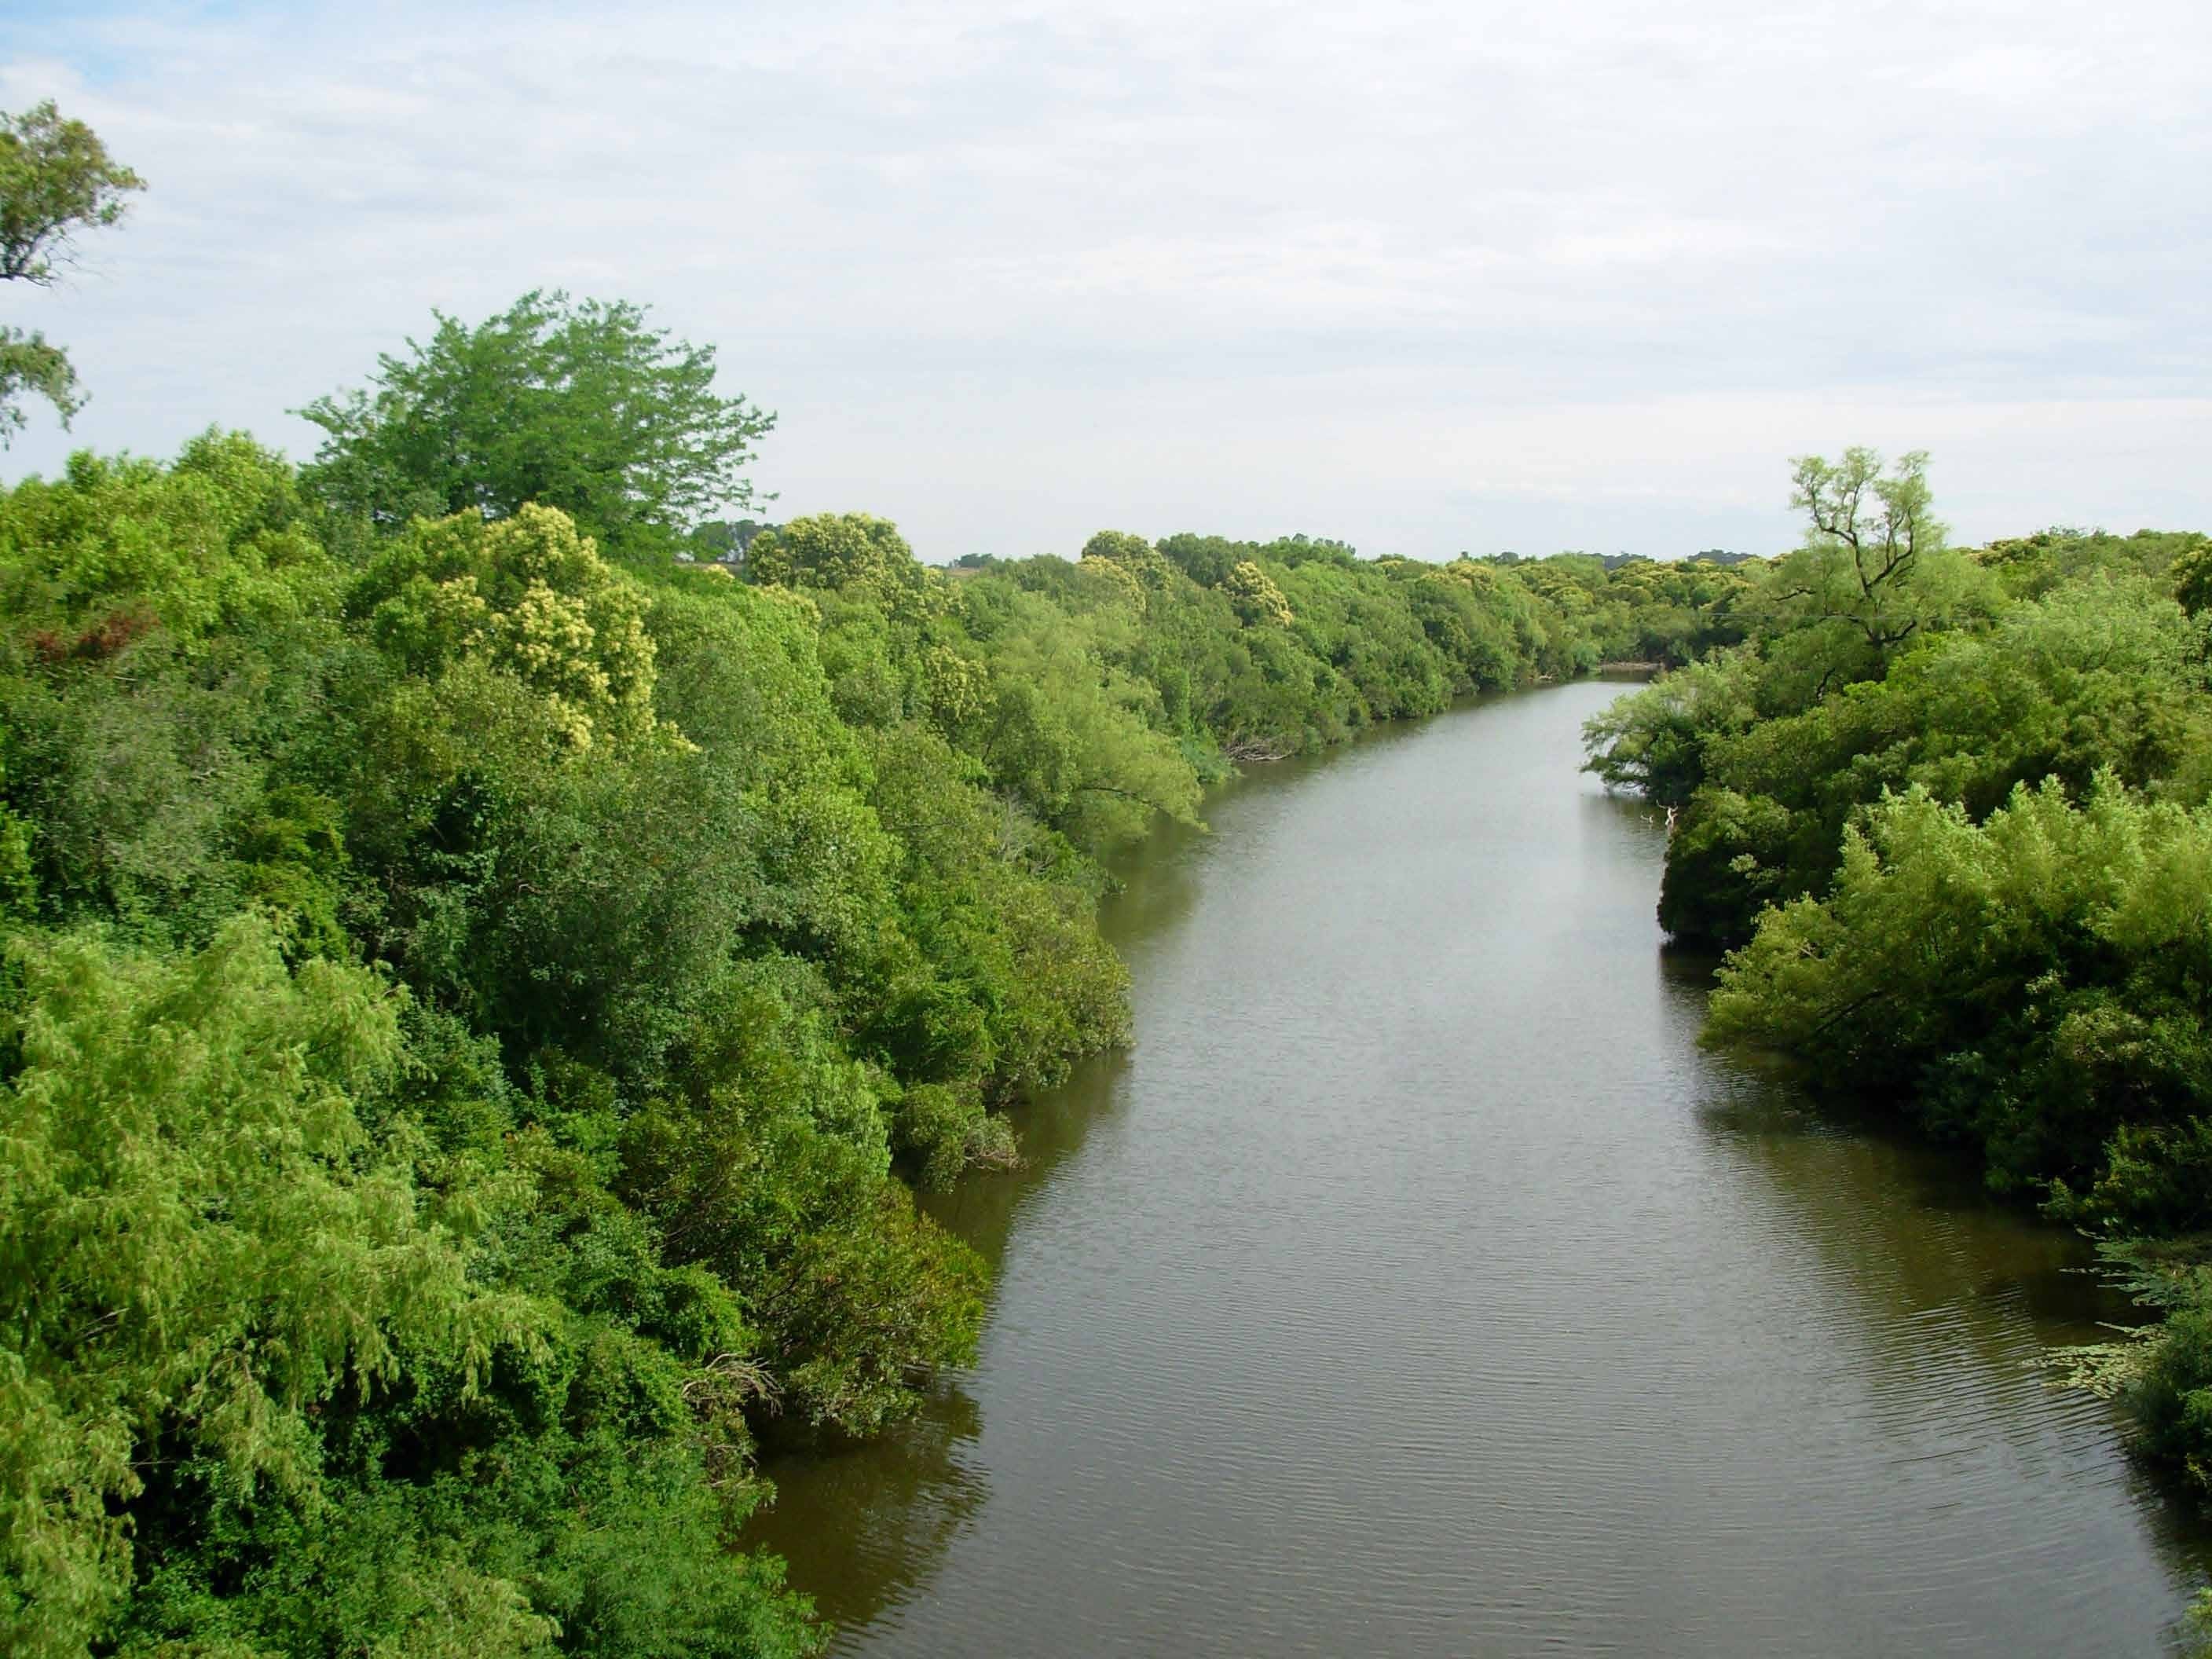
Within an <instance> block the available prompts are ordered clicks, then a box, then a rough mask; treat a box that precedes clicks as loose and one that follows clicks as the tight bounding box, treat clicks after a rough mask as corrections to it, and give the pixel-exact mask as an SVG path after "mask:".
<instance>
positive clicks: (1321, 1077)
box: [759, 684, 2208, 1659]
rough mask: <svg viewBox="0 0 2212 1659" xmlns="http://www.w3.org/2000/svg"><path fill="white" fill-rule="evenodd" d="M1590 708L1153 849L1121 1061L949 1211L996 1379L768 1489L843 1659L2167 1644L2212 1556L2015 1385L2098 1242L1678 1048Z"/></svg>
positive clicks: (1338, 758) (2062, 1402) (2050, 1405)
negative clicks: (985, 1265) (2046, 1223)
mask: <svg viewBox="0 0 2212 1659" xmlns="http://www.w3.org/2000/svg"><path fill="white" fill-rule="evenodd" d="M1617 690H1619V688H1618V687H1617V686H1607V685H1600V684H1578V685H1570V686H1563V687H1559V688H1555V689H1551V690H1543V691H1539V692H1534V693H1530V694H1527V695H1524V696H1515V697H1510V698H1504V699H1499V700H1496V701H1492V702H1487V703H1485V704H1481V705H1479V706H1476V707H1474V708H1468V709H1464V710H1462V711H1459V712H1456V713H1454V714H1449V715H1446V716H1444V717H1443V718H1441V719H1438V720H1432V721H1430V722H1427V723H1425V724H1423V725H1421V726H1415V727H1412V728H1407V729H1404V730H1399V731H1393V732H1387V733H1383V734H1380V735H1378V736H1376V737H1372V738H1369V739H1367V740H1365V741H1364V742H1362V743H1360V744H1356V745H1354V746H1353V747H1352V748H1351V749H1350V750H1346V751H1342V752H1340V753H1338V754H1336V755H1334V756H1330V757H1322V758H1320V759H1318V760H1314V761H1307V762H1297V763H1290V764H1288V765H1285V766H1282V767H1279V768H1274V769H1267V770H1265V771H1262V772H1261V773H1260V774H1258V775H1256V776H1255V777H1254V778H1253V779H1251V780H1249V781H1246V782H1243V783H1241V784H1239V785H1237V786H1236V787H1232V788H1231V789H1230V790H1228V791H1226V792H1224V793H1221V794H1219V795H1218V796H1217V797H1215V798H1214V799H1212V802H1211V803H1210V805H1209V809H1208V811H1209V817H1210V821H1211V824H1212V834H1211V835H1210V836H1194V835H1187V834H1179V833H1170V834H1167V835H1163V836H1159V837H1158V838H1156V839H1155V840H1154V841H1153V842H1150V843H1148V844H1147V846H1146V848H1143V849H1141V850H1140V852H1139V854H1138V856H1137V857H1136V858H1135V859H1134V860H1133V861H1132V862H1131V863H1130V864H1129V865H1128V866H1127V868H1126V870H1125V871H1124V875H1125V878H1126V879H1127V882H1128V887H1127V891H1126V892H1125V893H1124V894H1122V895H1121V896H1119V897H1118V898H1117V899H1116V900H1115V902H1114V903H1113V904H1112V905H1111V906H1110V907H1109V914H1108V916H1107V927H1108V930H1109V934H1110V936H1111V937H1112V938H1113V939H1114V940H1115V944H1116V945H1118V946H1119V947H1120V948H1121V950H1122V951H1123V952H1124V953H1125V954H1126V955H1127V958H1128V960H1129V963H1130V966H1131V969H1132V970H1133V976H1134V981H1135V1004H1136V1032H1137V1042H1136V1046H1135V1048H1133V1051H1132V1052H1130V1053H1129V1054H1126V1055H1123V1056H1119V1057H1116V1058H1115V1059H1113V1060H1109V1061H1106V1062H1103V1063H1101V1064H1099V1065H1097V1066H1093V1067H1091V1068H1089V1069H1088V1070H1086V1071H1085V1073H1082V1074H1081V1075H1080V1076H1079V1077H1078V1079H1076V1080H1075V1082H1074V1083H1073V1085H1071V1086H1070V1087H1068V1088H1067V1089H1066V1090H1064V1091H1060V1092H1059V1093H1058V1094H1056V1095H1055V1096H1054V1097H1051V1098H1049V1099H1048V1100H1045V1101H1042V1102H1041V1103H1038V1104H1037V1105H1036V1106H1035V1107H1034V1108H1031V1109H1027V1110H1026V1111H1025V1112H1024V1114H1023V1115H1022V1117H1021V1119H1020V1126H1021V1127H1022V1130H1023V1133H1024V1145H1025V1147H1026V1149H1027V1151H1028V1152H1029V1154H1030V1167H1029V1168H1028V1169H1027V1170H1024V1171H1022V1172H1021V1173H1019V1174H1016V1175H1011V1176H990V1177H983V1178H979V1179H975V1180H971V1181H969V1182H966V1183H963V1186H962V1187H961V1188H959V1189H958V1190H957V1192H955V1193H954V1194H950V1195H949V1196H948V1197H946V1198H945V1199H944V1200H941V1201H939V1202H938V1203H937V1204H936V1206H935V1207H936V1209H937V1212H938V1213H939V1216H940V1218H942V1219H944V1220H945V1221H946V1222H947V1224H948V1225H951V1226H953V1227H954V1228H956V1229H957V1231H961V1232H962V1233H963V1234H964V1235H965V1236H966V1237H969V1238H971V1239H973V1240H974V1241H975V1243H977V1244H978V1245H979V1246H980V1247H981V1249H983V1250H984V1251H985V1252H986V1254H987V1255H989V1256H990V1257H991V1258H992V1259H993V1261H994V1263H995V1264H996V1266H997V1267H998V1270H999V1279H998V1284H997V1286H996V1289H995V1291H994V1300H993V1306H992V1312H991V1317H990V1323H989V1327H988V1329H987V1334H986V1336H985V1340H984V1343H983V1352H982V1356H981V1363H980V1364H978V1365H977V1366H976V1368H975V1370H973V1371H970V1372H967V1373H964V1374H963V1375H961V1376H957V1377H953V1378H950V1379H948V1380H947V1381H946V1382H945V1384H944V1385H943V1386H941V1387H940V1388H939V1390H938V1392H937V1394H936V1395H935V1396H934V1397H933V1400H932V1401H931V1402H930V1405H929V1408H928V1410H927V1412H926V1413H924V1415H923V1416H922V1417H921V1419H920V1420H918V1421H917V1422H915V1423H913V1424H911V1425H907V1426H905V1427H903V1428H902V1429H901V1430H899V1431H895V1432H894V1433H893V1434H892V1435H890V1437H887V1438H886V1439H884V1440H883V1441H880V1442H878V1443H873V1444H871V1445H868V1446H865V1447H861V1448H858V1449H851V1450H848V1451H844V1452H840V1453H836V1454H834V1455H813V1456H809V1457H806V1458H803V1459H798V1460H787V1461H785V1462H781V1464H779V1465H776V1466H774V1467H772V1468H771V1470H770V1473H771V1474H773V1475H774V1476H775V1479H776V1480H777V1482H778V1484H779V1486H780V1487H781V1499H780V1501H779V1503H778V1505H777V1507H776V1510H775V1512H774V1514H773V1515H772V1516H769V1517H768V1519H767V1521H766V1523H765V1524H764V1525H763V1528H762V1529H761V1532H760V1534H759V1536H760V1537H761V1539H762V1540H763V1541H765V1542H767V1543H768V1544H769V1546H770V1547H774V1548H775V1549H778V1550H780V1551H781V1552H782V1553H785V1554H786V1555H787V1556H788V1557H789V1559H790V1560H791V1564H792V1573H793V1580H794V1582H795V1583H797V1584H798V1585H799V1587H800V1588H802V1589H807V1590H809V1591H811V1593H813V1594H814V1595H816V1596H817V1599H818V1600H819V1601H820V1602H821V1604H822V1606H823V1609H824V1611H825V1612H826V1613H829V1614H830V1615H831V1616H832V1617H834V1618H835V1619H836V1620H838V1621H839V1623H840V1625H841V1626H842V1632H841V1635H840V1638H839V1645H838V1649H837V1651H839V1652H841V1653H847V1654H855V1655H860V1654H866V1655H870V1656H891V1655H916V1656H921V1655H948V1656H949V1655H965V1654H991V1655H1023V1654H1041V1653H1050V1654H1054V1655H1059V1656H1069V1659H1090V1656H1106V1655H1178V1654H1206V1655H1225V1656H1244V1655H1249V1656H1255V1659H1258V1656H1267V1659H1279V1656H1285V1655H1312V1656H1324V1655H1326V1656H1340V1655H1352V1654H1360V1655H1368V1654H1373V1655H1392V1656H1398V1655H1402V1656H1438V1659H1443V1656H1454V1659H1460V1656H1467V1655H1521V1654H1540V1653H1553V1654H1561V1653H1565V1654H1584V1653H1620V1654H1632V1655H1652V1656H1674V1655H1680V1656H1699V1659H1704V1656H1730V1655H1745V1656H1752V1655H1757V1656H1762V1659H1764V1656H1771V1655H1778V1654H1802V1655H1820V1656H1829V1655H1838V1656H1839V1655H1861V1654H1864V1655H1893V1654H1931V1653H1956V1654H2002V1655H2007V1656H2013V1659H2018V1656H2026V1655H2041V1654H2050V1655H2075V1654H2085V1655H2086V1654H2113V1655H2132V1654H2156V1653H2162V1652H2167V1651H2171V1650H2172V1626H2173V1622H2174V1620H2176V1619H2177V1617H2178V1616H2179V1613H2180V1610H2181V1607H2182V1605H2183V1603H2184V1601H2185V1597H2186V1592H2187V1589H2188V1587H2189V1586H2190V1585H2191V1584H2192V1583H2195V1582H2197V1580H2198V1579H2200V1578H2201V1577H2203V1575H2204V1573H2205V1571H2206V1567H2207V1559H2208V1558H2207V1553H2206V1550H2205V1547H2204V1541H2203V1537H2202V1536H2201V1534H2198V1533H2197V1531H2196V1530H2195V1529H2194V1528H2193V1527H2191V1526H2190V1525H2188V1524H2185V1522H2184V1520H2183V1518H2182V1517H2183V1516H2184V1515H2185V1509H2184V1507H2183V1506H2182V1505H2181V1504H2177V1503H2175V1502H2174V1501H2172V1498H2169V1497H2167V1496H2166V1495H2165V1494H2163V1493H2162V1492H2160V1491H2159V1490H2157V1489H2156V1488H2155V1487H2154V1486H2153V1485H2152V1484H2151V1483H2150V1482H2149V1481H2148V1480H2147V1479H2146V1478H2145V1477H2144V1476H2143V1475H2142V1474H2141V1473H2139V1472H2138V1471H2137V1470H2136V1468H2134V1467H2133V1466H2131V1464H2130V1462H2129V1461H2128V1459H2127V1458H2126V1456H2125V1455H2124V1453H2123V1451H2122V1450H2121V1447H2120V1441H2119V1436H2118V1428H2117V1425H2116V1424H2115V1422H2114V1421H2113V1419H2112V1416H2111V1414H2110V1413H2109V1412H2108V1411H2107V1410H2106V1408H2105V1407H2101V1406H2100V1405H2099V1404H2097V1403H2096V1402H2094V1401H2090V1400H2087V1399H2085V1398H2083V1397H2081V1396H2079V1395H2068V1394H2063V1393H2057V1392H2054V1391H2052V1390H2051V1389H2048V1388H2047V1387H2045V1384H2044V1383H2043V1381H2042V1379H2041V1377H2040V1376H2038V1375H2037V1374H2036V1373H2034V1372H2033V1370H2030V1369H2029V1362H2030V1361H2031V1360H2032V1359H2033V1357H2034V1356H2035V1355H2036V1354H2037V1352H2039V1349H2040V1348H2041V1347H2042V1346H2044V1345H2045V1344H2048V1343H2051V1342H2053V1341H2060V1340H2092V1339H2093V1338H2094V1337H2096V1336H2097V1335H2098V1334H2100V1333H2099V1332H2098V1330H2097V1328H2096V1326H2095V1324H2094V1321H2095V1320H2097V1319H2098V1318H2100V1317H2112V1316H2115V1315H2116V1314H2118V1313H2119V1312H2120V1311H2122V1310H2120V1309H2117V1308H2115V1307H2114V1305H2113V1304H2112V1303H2111V1302H2110V1301H2109V1300H2108V1299H2106V1297H2104V1295H2103V1294H2102V1293H2100V1291H2097V1289H2096V1287H2095V1286H2094V1285H2093V1282H2092V1281H2091V1280H2089V1279H2087V1277H2085V1276H2084V1275H2082V1274H2081V1273H2078V1272H2075V1271H2073V1270H2074V1269H2075V1268H2078V1267H2079V1266H2080V1265H2081V1261H2082V1257H2081V1252H2080V1249H2079V1243H2078V1241H2075V1240H2074V1239H2072V1238H2070V1237H2068V1236H2067V1235H2065V1234H2063V1233H2061V1232H2058V1231H2054V1230H2050V1229H2046V1228H2043V1227H2040V1226H2039V1225H2034V1224H2033V1223H2032V1222H2030V1221H2028V1220H2026V1219H2023V1218H2021V1217H2020V1216H2019V1215H2017V1214H2015V1213H2012V1212H2007V1211H2004V1210H2002V1209H2000V1208H1997V1207H1996V1206H1991V1205H1990V1204H1989V1203H1987V1202H1985V1201H1984V1200H1983V1199H1982V1198H1981V1197H1980V1196H1979V1194H1978V1192H1977V1190H1976V1188H1974V1186H1973V1184H1972V1181H1971V1179H1970V1178H1968V1177H1966V1176H1965V1175H1964V1174H1963V1173H1962V1172H1961V1171H1960V1170H1959V1169H1958V1167H1957V1166H1956V1165H1955V1164H1953V1163H1951V1162H1949V1161H1948V1160H1946V1159H1944V1158H1940V1157H1938V1156H1936V1155H1933V1154H1931V1153H1929V1152H1926V1151H1925V1150H1923V1149H1920V1148H1917V1147H1914V1146H1911V1145H1909V1144H1905V1143H1903V1142H1900V1141H1899V1140H1897V1139H1893V1138H1884V1137H1881V1136H1877V1135H1875V1134H1871V1133H1866V1132H1863V1131H1860V1130H1855V1129H1852V1128H1850V1127H1844V1126H1838V1125H1837V1124H1835V1123H1833V1122H1832V1121H1823V1120H1822V1119H1820V1118H1819V1117H1817V1116H1816V1115H1813V1114H1811V1113H1809V1112H1808V1111H1807V1110H1806V1109H1804V1105H1803V1103H1802V1100H1801V1099H1800V1098H1799V1097H1797V1096H1796V1093H1795V1092H1794V1091H1793V1090H1792V1088H1791V1087H1790V1085H1788V1084H1786V1083H1785V1082H1784V1081H1781V1080H1780V1079H1777V1078H1775V1077H1772V1076H1769V1075H1762V1074H1761V1073H1759V1072H1758V1071H1757V1070H1755V1069H1753V1068H1751V1067H1748V1066H1746V1065H1744V1064H1742V1063H1741V1062H1731V1061H1729V1060H1725V1059H1722V1058H1717V1057H1715V1056H1713V1055H1710V1054H1703V1053H1701V1052H1699V1049H1698V1048H1696V1046H1695V1042H1694V1039H1695V1035H1696V1031H1697V1028H1698V1024H1699V1016H1700V1012H1701V1005H1702V1001H1703V994H1704V975H1703V968H1702V966H1701V965H1700V964H1695V963H1678V962H1670V961H1669V960H1668V958H1666V957H1663V956H1662V954H1661V952H1660V950H1659V945H1660V936H1659V933H1658V931H1657V927H1656V923H1655V922H1654V921H1653V920H1652V907H1653V904H1654V902H1655V900H1656V894H1657V890H1658V881H1659V872H1660V866H1661V860H1662V852H1663V845H1664V830H1663V827H1662V825H1661V824H1659V823H1657V822H1656V820H1655V817H1654V815H1653V814H1652V813H1651V812H1650V811H1649V810H1648V809H1646V808H1644V807H1643V806H1642V805H1640V804H1638V803H1636V802H1633V801H1629V800H1624V799H1617V798H1613V797H1608V796H1607V795H1606V794H1605V793H1603V792H1602V791H1601V789H1600V788H1599V787H1598V786H1597V785H1596V784H1595V782H1594V781H1591V780H1589V779H1587V778H1584V777H1583V776H1581V775H1578V774H1577V770H1576V765H1577V760H1578V759H1579V747H1578V744H1577V730H1578V728H1579V726H1580V724H1581V721H1582V720H1583V718H1584V717H1585V716H1586V715H1588V714H1590V713H1592V712H1594V711H1595V709H1596V708H1599V707H1601V705H1602V704H1603V703H1604V702H1605V701H1606V700H1607V699H1608V698H1609V697H1610V696H1613V695H1614V694H1615V693H1616V692H1617Z"/></svg>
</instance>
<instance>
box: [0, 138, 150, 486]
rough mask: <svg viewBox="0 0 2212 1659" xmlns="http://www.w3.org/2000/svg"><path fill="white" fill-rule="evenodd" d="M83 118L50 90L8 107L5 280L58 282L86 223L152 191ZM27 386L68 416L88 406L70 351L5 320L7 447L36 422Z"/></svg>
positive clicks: (0, 230) (2, 379)
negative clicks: (26, 106)
mask: <svg viewBox="0 0 2212 1659" xmlns="http://www.w3.org/2000/svg"><path fill="white" fill-rule="evenodd" d="M145 188H146V184H145V181H144V180H143V179H141V178H139V176H138V175H137V173H133V172H131V169H130V168H129V167H125V166H123V165H122V164H121V163H120V162H118V161H115V160H114V159H113V158H112V156H110V155H108V153H107V147H106V145H105V144H103V143H100V138H99V136H98V135H97V134H96V133H94V131H93V130H92V129H91V128H90V127H88V126H87V125H85V124H84V123H83V122H82V121H65V120H64V119H63V118H62V116H61V112H60V111H58V110H57V109H56V108H55V107H54V104H53V100H52V99H48V100H46V102H44V103H42V104H40V105H38V106H36V107H34V108H33V109H32V110H31V111H30V112H29V113H27V114H25V115H16V116H10V115H8V114H6V113H4V112H0V281H5V282H16V283H31V284H32V285H33V286H34V287H38V288H50V287H52V285H53V283H54V282H55V279H56V275H57V272H56V270H55V267H56V265H57V264H67V263H68V262H69V260H70V256H71V253H72V252H73V247H72V239H73V238H74V236H75V235H76V232H78V231H79V230H91V229H97V228H100V227H103V226H106V225H112V224H113V223H115V222H116V221H117V220H118V219H120V218H121V217H122V216H123V212H124V210H125V208H126V207H128V206H129V205H130V204H129V202H128V201H127V200H126V199H125V198H126V197H127V196H128V195H129V193H130V192H131V191H134V190H143V189H145ZM26 392H35V393H36V394H37V395H39V396H40V397H41V398H45V399H46V401H47V402H48V403H50V404H52V405H53V406H54V408H55V410H57V411H58V413H59V414H60V416H61V420H62V424H63V425H64V426H67V425H68V424H69V422H70V416H73V415H75V414H76V411H77V410H80V409H82V408H83V407H84V393H83V392H82V391H80V390H79V389H78V386H77V382H76V370H75V369H74V368H71V367H70V360H69V354H68V353H66V352H65V351H64V350H63V349H61V348H60V347H59V346H58V345H52V344H49V343H47V341H46V337H45V336H44V335H43V334H40V333H39V332H37V331H35V330H34V331H32V332H31V333H28V334H26V333H24V332H23V331H22V330H21V329H16V328H7V327H0V447H4V446H5V445H6V444H7V443H8V442H9V439H10V438H11V437H12V436H13V435H15V433H17V432H20V431H21V430H22V429H23V427H24V426H25V425H26V424H27V422H26V421H25V418H24V415H23V411H22V410H21V408H20V407H19V406H18V399H20V398H21V397H22V396H23V394H24V393H26Z"/></svg>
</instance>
